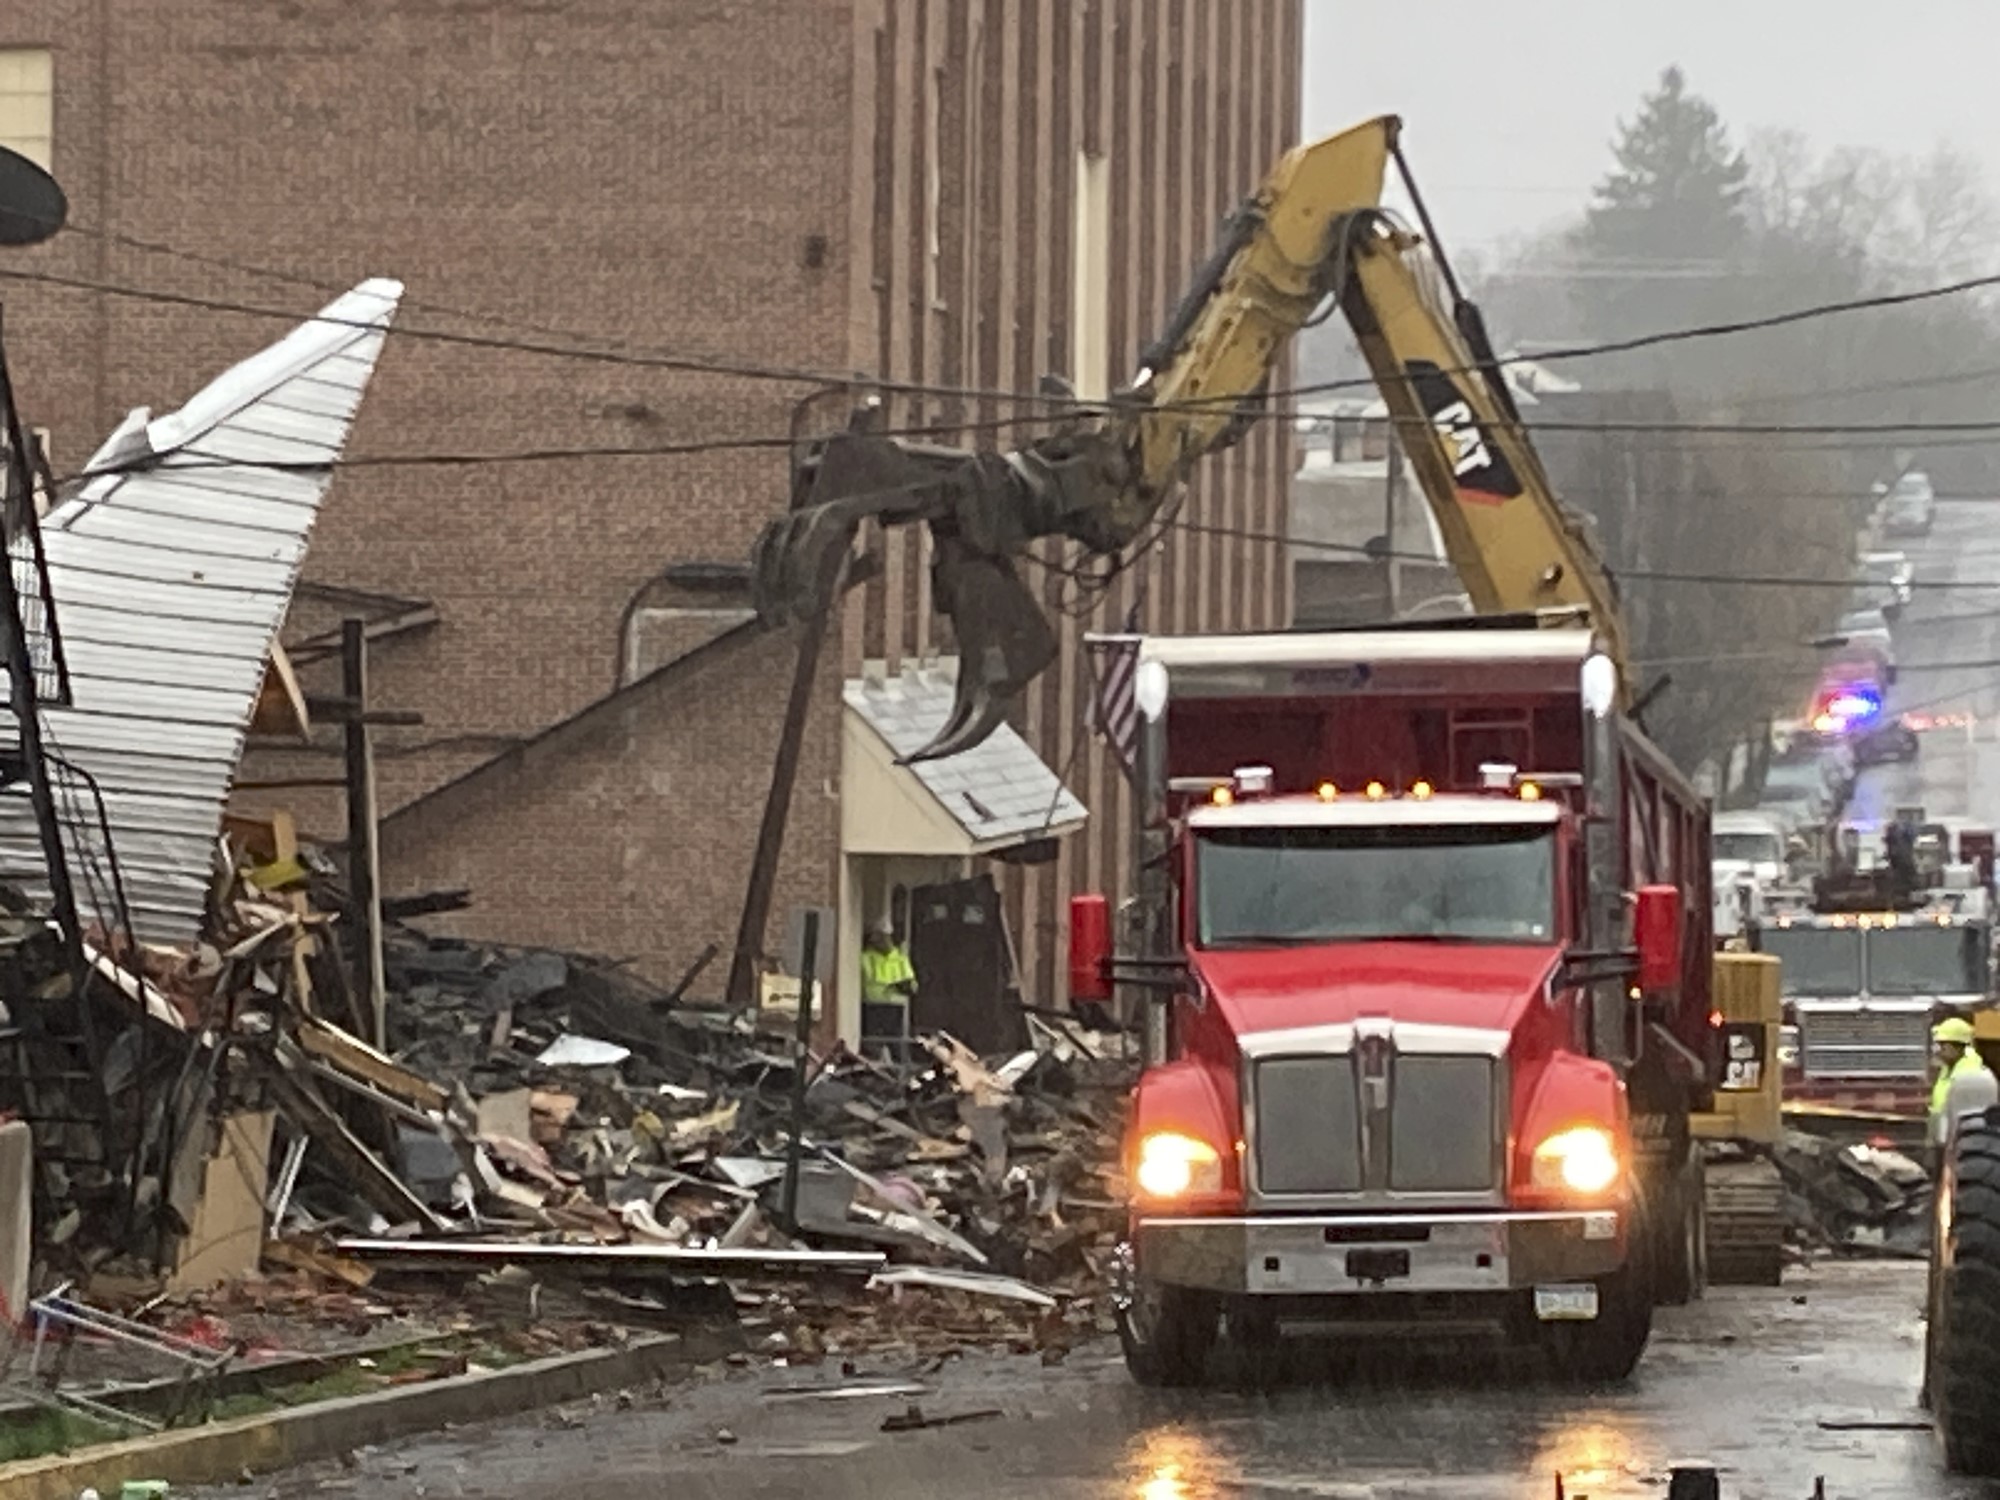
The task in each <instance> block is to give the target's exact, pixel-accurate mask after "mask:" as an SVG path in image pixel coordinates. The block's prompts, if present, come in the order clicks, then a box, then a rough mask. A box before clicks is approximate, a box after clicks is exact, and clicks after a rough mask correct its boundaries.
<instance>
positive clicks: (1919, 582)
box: [1173, 520, 2000, 593]
mask: <svg viewBox="0 0 2000 1500" xmlns="http://www.w3.org/2000/svg"><path fill="white" fill-rule="evenodd" d="M1173 528H1174V529H1175V530H1180V531H1193V532H1199V533H1202V534H1204V535H1208V536H1223V537H1234V538H1236V539H1238V540H1240V541H1249V542H1274V543H1277V544H1278V545H1280V546H1286V547H1297V548H1300V549H1302V550H1304V551H1308V552H1334V553H1340V554H1343V555H1347V556H1354V557H1365V558H1369V559H1372V560H1375V561H1382V560H1385V559H1386V560H1392V561H1397V562H1416V563H1427V564H1429V565H1431V566H1433V567H1447V566H1449V563H1448V561H1447V560H1446V559H1444V558H1440V557H1436V556H1434V555H1432V554H1430V553H1427V552H1399V551H1390V550H1388V549H1385V548H1379V547H1367V546H1362V545H1359V544H1356V543H1350V542H1323V541H1318V540H1315V539H1313V538H1309V537H1295V536H1293V535H1291V534H1290V533H1289V532H1283V531H1260V530H1256V529H1253V528H1250V527H1240V526H1213V525H1209V524H1207V523H1204V522H1200V521H1187V520H1177V521H1175V522H1174V523H1173ZM1611 573H1612V576H1613V578H1614V579H1616V580H1617V581H1619V582H1625V581H1628V580H1634V579H1637V580H1641V581H1645V582H1652V583H1690V584H1713V585H1717V586H1737V587H1744V588H1828V589H1859V588H1870V587H1878V586H1879V580H1876V579H1872V578H1859V577H1848V578H1810V577H1802V576H1795V575H1788V574H1782V573H1771V574H1762V573H1701V572H1677V571H1673V570H1669V569H1660V568H1620V567H1613V568H1611ZM1910 587H1911V588H1913V589H1924V590H1928V591H1932V592H1939V593H1942V592H1946V591H1949V590H1958V589H1973V590H1982V591H1989V590H1990V591H2000V578H1994V579H1976V580H1975V579H1955V578H1954V579H1922V578H1917V579H1912V580H1911V582H1910Z"/></svg>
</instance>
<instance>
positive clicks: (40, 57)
mask: <svg viewBox="0 0 2000 1500" xmlns="http://www.w3.org/2000/svg"><path fill="white" fill-rule="evenodd" d="M0 146H7V147H10V148H12V149H13V150H15V151H18V152H20V153H21V155H23V156H25V157H27V158H28V160H29V161H31V162H33V163H35V165H37V166H39V167H42V168H43V169H45V170H46V169H48V168H50V167H51V166H52V165H53V162H54V153H55V63H54V60H53V58H52V57H51V55H50V53H49V50H48V49H47V48H46V47H0Z"/></svg>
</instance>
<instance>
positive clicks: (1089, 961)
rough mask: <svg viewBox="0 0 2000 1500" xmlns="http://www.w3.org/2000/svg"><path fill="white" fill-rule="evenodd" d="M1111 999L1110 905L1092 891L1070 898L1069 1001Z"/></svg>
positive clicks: (1073, 1003) (1099, 1001)
mask: <svg viewBox="0 0 2000 1500" xmlns="http://www.w3.org/2000/svg"><path fill="white" fill-rule="evenodd" d="M1110 998H1111V905H1110V903H1109V902H1108V901H1106V900H1105V899H1104V897H1103V896H1102V895H1100V894H1098V893H1097V892H1095V891H1091V892H1086V893H1085V894H1083V895H1081V896H1072V897H1070V898H1069V999H1070V1004H1072V1005H1076V1004H1078V1003H1080V1002H1085V1001H1096V1002H1098V1003H1100V1004H1101V1003H1103V1002H1105V1001H1108V1000H1109V999H1110Z"/></svg>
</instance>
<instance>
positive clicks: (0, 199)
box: [0, 146, 69, 245]
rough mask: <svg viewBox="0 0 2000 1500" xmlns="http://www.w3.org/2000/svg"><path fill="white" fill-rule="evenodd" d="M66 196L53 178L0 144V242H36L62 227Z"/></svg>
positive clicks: (66, 201) (67, 204)
mask: <svg viewBox="0 0 2000 1500" xmlns="http://www.w3.org/2000/svg"><path fill="white" fill-rule="evenodd" d="M68 218H69V199H68V198H66V197H64V196H63V190H62V189H61V188H60V187H59V186H57V185H56V180H55V178H53V177H51V176H49V174H48V173H47V172H44V171H43V170H42V169H41V168H40V167H38V166H36V165H35V164H34V163H33V162H31V161H29V160H28V158H27V157H25V156H23V155H21V153H20V152H18V151H10V150H8V149H7V148H6V147H5V146H0V245H36V244H40V243H41V242H42V241H43V240H45V239H48V238H49V237H50V236H51V235H53V234H54V233H55V232H56V231H57V230H58V229H61V228H62V227H63V223H64V221H66V220H67V219H68Z"/></svg>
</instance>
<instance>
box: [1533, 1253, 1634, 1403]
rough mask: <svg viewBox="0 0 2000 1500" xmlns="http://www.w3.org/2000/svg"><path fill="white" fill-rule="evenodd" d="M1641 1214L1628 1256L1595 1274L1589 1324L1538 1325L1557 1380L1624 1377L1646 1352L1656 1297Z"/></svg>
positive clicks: (1590, 1381) (1588, 1381)
mask: <svg viewBox="0 0 2000 1500" xmlns="http://www.w3.org/2000/svg"><path fill="white" fill-rule="evenodd" d="M1646 1218H1647V1216H1645V1215H1641V1217H1640V1222H1639V1223H1638V1224H1636V1225H1634V1226H1633V1229H1632V1233H1631V1236H1630V1245H1631V1250H1632V1254H1631V1259H1629V1260H1628V1261H1627V1262H1626V1263H1625V1264H1624V1265H1623V1266H1621V1267H1619V1269H1617V1270H1616V1271H1613V1272H1612V1273H1611V1274H1610V1275H1609V1276H1600V1277H1598V1278H1597V1316H1596V1317H1595V1318H1593V1319H1592V1320H1591V1321H1590V1322H1588V1323H1544V1324H1543V1325H1542V1328H1541V1332H1542V1345H1543V1348H1544V1350H1545V1351H1546V1353H1547V1355H1548V1359H1549V1365H1550V1367H1551V1369H1552V1370H1553V1371H1554V1372H1555V1374H1556V1376H1557V1378H1558V1379H1561V1380H1566V1381H1575V1382H1578V1383H1581V1384H1584V1385H1605V1384H1609V1383H1611V1382H1613V1381H1619V1380H1623V1379H1625V1378H1626V1377H1627V1376H1628V1375H1630V1374H1631V1373H1632V1371H1633V1369H1634V1367H1636V1366H1637V1365H1638V1363H1639V1356H1640V1355H1642V1354H1644V1353H1645V1352H1646V1340H1647V1339H1649V1338H1650V1337H1652V1333H1653V1304H1654V1300H1655V1293H1654V1288H1653V1266H1652V1250H1653V1247H1652V1236H1651V1235H1650V1234H1649V1233H1648V1232H1647V1225H1646Z"/></svg>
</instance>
